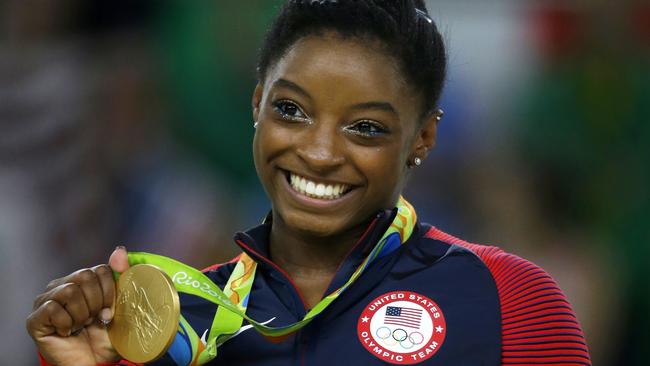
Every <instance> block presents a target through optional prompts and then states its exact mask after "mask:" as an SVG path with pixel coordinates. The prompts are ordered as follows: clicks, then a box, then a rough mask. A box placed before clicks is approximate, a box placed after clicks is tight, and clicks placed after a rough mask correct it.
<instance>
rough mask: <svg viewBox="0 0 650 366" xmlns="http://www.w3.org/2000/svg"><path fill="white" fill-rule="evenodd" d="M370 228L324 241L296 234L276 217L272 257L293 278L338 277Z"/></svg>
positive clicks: (274, 220) (365, 225)
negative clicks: (324, 275) (310, 275)
mask: <svg viewBox="0 0 650 366" xmlns="http://www.w3.org/2000/svg"><path fill="white" fill-rule="evenodd" d="M367 227H368V224H362V225H359V227H357V228H354V229H352V230H350V231H348V232H345V233H341V234H337V235H332V236H325V237H321V236H314V235H309V234H303V233H298V232H295V231H293V230H291V229H290V228H288V227H287V226H286V225H285V224H284V223H283V222H282V221H281V219H280V218H277V217H274V218H273V226H272V228H271V236H270V256H271V259H272V260H273V261H274V262H275V263H277V264H278V265H279V266H280V267H281V268H282V269H284V270H285V271H287V272H288V273H289V274H290V275H291V276H292V277H293V276H294V275H298V276H299V275H305V274H324V273H327V274H334V273H335V272H336V270H337V268H338V267H339V265H340V264H341V262H342V261H343V260H344V259H345V256H346V255H347V254H348V253H349V252H350V250H351V249H352V248H353V247H354V246H355V245H356V243H357V242H358V241H359V239H360V238H361V236H362V235H363V234H364V232H365V231H366V229H367ZM294 272H295V273H294Z"/></svg>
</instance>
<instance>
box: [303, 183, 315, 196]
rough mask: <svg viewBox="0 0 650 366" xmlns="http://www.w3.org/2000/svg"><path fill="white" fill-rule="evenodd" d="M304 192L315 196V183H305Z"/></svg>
mask: <svg viewBox="0 0 650 366" xmlns="http://www.w3.org/2000/svg"><path fill="white" fill-rule="evenodd" d="M305 192H307V194H315V193H316V183H314V182H312V181H307V188H306V189H305Z"/></svg>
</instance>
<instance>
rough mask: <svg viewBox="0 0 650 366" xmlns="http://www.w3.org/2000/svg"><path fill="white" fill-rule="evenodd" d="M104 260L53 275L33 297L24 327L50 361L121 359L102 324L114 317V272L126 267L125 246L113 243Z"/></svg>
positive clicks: (82, 364)
mask: <svg viewBox="0 0 650 366" xmlns="http://www.w3.org/2000/svg"><path fill="white" fill-rule="evenodd" d="M108 263H109V264H108V265H106V264H102V265H99V266H95V267H92V268H84V269H80V270H78V271H76V272H74V273H71V274H69V275H68V276H65V277H63V278H59V279H56V280H54V281H52V282H50V283H49V284H48V286H47V288H46V289H45V292H44V293H42V294H41V295H39V296H37V297H36V300H34V308H33V310H32V313H31V314H30V315H29V317H27V331H28V332H29V335H30V336H31V337H32V338H33V339H34V342H35V343H36V347H37V348H38V350H39V352H40V353H41V355H42V356H43V358H45V361H47V362H48V363H49V364H52V365H57V366H86V365H87V366H95V365H97V364H98V363H112V362H118V361H119V360H120V357H119V355H118V354H117V352H115V349H114V348H113V346H112V344H111V342H110V340H109V338H108V332H107V331H106V324H108V323H109V322H110V321H111V320H112V319H113V310H112V309H113V302H114V300H115V281H114V279H113V271H116V272H119V273H122V272H124V271H126V270H127V269H128V268H129V262H128V258H127V252H126V249H125V248H124V247H118V248H116V249H115V251H113V253H112V254H111V257H110V259H109V260H108Z"/></svg>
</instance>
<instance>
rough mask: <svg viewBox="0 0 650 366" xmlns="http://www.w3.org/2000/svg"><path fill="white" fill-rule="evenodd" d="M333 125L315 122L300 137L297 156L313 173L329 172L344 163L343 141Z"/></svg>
mask: <svg viewBox="0 0 650 366" xmlns="http://www.w3.org/2000/svg"><path fill="white" fill-rule="evenodd" d="M341 140H342V136H340V135H339V133H338V131H337V129H336V127H335V126H332V124H326V123H316V124H315V125H314V126H312V128H310V129H309V131H307V133H306V134H305V135H304V136H303V138H301V141H300V142H299V144H298V147H297V149H296V152H297V154H298V157H299V158H300V159H301V160H302V161H303V162H304V163H305V164H306V165H307V167H308V168H309V169H311V170H312V171H313V172H315V173H320V174H325V173H329V172H331V171H333V170H335V169H336V168H338V167H340V166H341V165H343V164H344V163H345V150H344V149H345V148H344V145H345V144H344V142H343V141H341Z"/></svg>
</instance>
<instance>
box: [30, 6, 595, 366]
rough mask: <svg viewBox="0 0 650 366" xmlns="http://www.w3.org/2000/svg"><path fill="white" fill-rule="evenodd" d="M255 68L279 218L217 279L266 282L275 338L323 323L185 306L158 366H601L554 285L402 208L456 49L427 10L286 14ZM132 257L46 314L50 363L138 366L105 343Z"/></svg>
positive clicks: (57, 291)
mask: <svg viewBox="0 0 650 366" xmlns="http://www.w3.org/2000/svg"><path fill="white" fill-rule="evenodd" d="M258 66H259V67H258V73H259V75H258V76H259V84H258V85H257V87H256V88H255V91H254V94H253V99H252V104H253V120H254V127H255V128H256V133H255V140H254V142H253V153H254V158H255V166H256V169H257V173H258V176H259V178H260V180H261V182H262V184H263V186H264V188H265V190H266V193H267V195H268V197H269V198H270V200H271V204H272V211H271V213H270V214H269V216H268V217H267V219H266V220H265V222H264V223H263V224H262V225H260V226H257V227H255V228H253V229H250V230H248V231H246V232H244V233H239V234H237V235H236V237H235V241H236V243H237V244H238V245H239V246H240V247H241V249H242V251H243V254H242V255H241V256H240V257H238V258H236V259H235V260H234V261H233V262H231V263H226V264H223V265H218V266H214V267H211V268H208V269H207V270H206V271H205V273H206V275H207V276H208V277H209V278H210V279H211V280H212V281H213V282H214V283H215V284H217V285H218V286H219V287H221V288H230V287H232V286H233V283H235V282H236V281H237V280H238V279H239V278H242V277H241V276H239V277H237V278H236V279H234V280H233V278H234V277H236V276H235V275H234V274H233V272H236V268H237V266H238V265H240V264H241V265H242V267H241V268H256V272H246V273H248V275H249V276H251V281H253V282H252V288H250V289H249V290H248V292H246V293H245V294H244V296H243V297H244V298H245V300H244V302H245V303H246V305H247V309H246V315H248V316H250V317H251V318H253V319H255V320H257V321H259V322H263V323H264V324H267V325H269V326H274V327H280V326H285V325H288V324H293V323H296V322H298V321H300V320H302V319H303V318H304V317H305V316H306V314H307V315H308V316H311V315H312V314H314V313H316V316H314V317H313V320H311V322H309V323H308V324H306V325H304V326H302V327H300V329H298V330H297V331H295V332H293V333H291V334H289V335H287V336H284V337H266V338H265V337H264V336H263V335H261V334H259V333H258V332H256V331H255V330H249V329H250V328H251V327H250V325H243V326H242V322H241V317H240V318H239V323H238V326H237V327H236V329H235V331H231V332H230V333H229V335H228V336H226V337H225V338H219V337H217V335H216V334H213V333H214V332H221V331H220V330H218V329H217V330H215V329H213V328H212V324H213V319H214V318H215V316H217V317H219V316H220V315H219V313H220V311H218V310H217V309H218V308H217V306H216V305H214V304H213V303H211V302H209V301H206V300H204V299H203V298H201V297H197V296H193V295H187V294H181V311H182V321H181V325H182V327H183V329H184V331H182V332H181V331H180V330H179V335H177V337H176V338H175V341H174V344H173V345H172V348H171V349H170V350H169V352H168V353H167V354H166V355H165V356H163V358H161V359H159V360H158V361H155V362H154V364H156V365H173V364H179V365H188V364H196V363H197V362H199V361H200V362H201V363H202V362H206V361H207V362H210V364H222V365H228V364H235V363H237V364H240V365H287V364H306V365H325V364H327V365H331V364H334V365H338V364H363V365H366V364H368V365H372V364H386V363H388V364H438V365H496V364H500V363H507V364H541V363H545V362H548V363H562V364H575V365H588V364H590V361H589V354H588V351H587V347H586V344H585V341H584V337H583V334H582V331H581V329H580V326H579V324H578V322H577V320H576V318H575V316H574V314H573V312H572V310H571V308H570V305H569V304H568V302H567V301H566V299H565V298H564V296H563V295H562V293H561V292H560V290H559V289H558V288H557V286H556V284H555V283H554V281H553V280H552V279H551V278H550V277H549V276H548V275H547V274H546V273H545V272H544V271H543V270H541V269H540V268H538V267H536V266H535V265H533V264H531V263H529V262H527V261H525V260H523V259H521V258H518V257H516V256H513V255H510V254H507V253H504V252H503V251H501V250H499V249H498V248H494V247H486V246H480V245H474V244H468V243H466V242H464V241H462V240H460V239H456V238H454V237H452V236H450V235H447V234H445V233H443V232H442V231H440V230H438V229H436V228H434V227H432V226H429V225H426V224H423V223H419V222H417V220H416V213H415V210H414V209H413V207H412V206H411V205H410V204H408V203H407V202H406V201H405V200H404V199H403V198H401V196H400V193H401V192H402V189H403V187H404V185H405V182H406V179H407V176H408V174H409V171H410V170H411V169H414V168H417V166H419V165H420V164H421V162H422V160H424V159H425V158H426V156H427V154H428V152H429V151H430V150H431V149H432V148H433V146H434V144H435V140H436V129H437V125H438V122H439V121H440V119H441V117H442V112H441V111H440V110H437V109H436V103H437V100H438V98H439V96H440V92H441V88H442V84H443V81H444V75H445V66H446V58H445V50H444V45H443V42H442V38H441V36H440V34H439V32H438V31H437V29H436V26H435V24H434V23H433V22H432V20H431V19H430V18H429V16H428V15H427V10H426V8H425V6H424V4H423V2H422V1H413V0H399V1H397V0H395V1H393V0H391V1H382V0H357V1H352V0H348V1H343V0H340V1H335V0H331V1H311V0H310V1H307V0H305V1H301V0H296V1H288V2H287V3H286V4H285V6H284V7H283V8H282V10H281V13H280V15H279V16H278V18H277V19H276V21H275V23H274V25H273V27H272V28H271V30H270V31H269V33H268V35H267V38H266V40H265V43H264V45H263V47H262V51H261V54H260V60H259V65H258ZM126 255H127V253H126V250H125V249H124V248H118V249H116V251H115V252H114V253H113V254H112V255H111V258H110V260H109V265H110V268H109V267H108V266H106V265H101V266H97V267H94V268H90V269H83V270H80V271H77V272H75V273H72V274H71V275H69V276H67V277H64V278H61V279H58V280H54V281H52V282H51V283H50V285H49V286H48V288H47V290H46V292H45V293H43V294H42V295H40V296H39V297H38V298H37V299H36V301H35V306H34V310H33V313H32V314H31V315H30V317H29V319H28V321H27V328H28V330H29V332H30V334H31V336H32V337H33V338H34V341H35V343H36V345H37V347H38V349H39V351H40V354H41V356H42V362H43V364H48V363H49V364H53V365H59V366H65V365H94V364H114V363H116V362H121V363H122V364H130V363H127V362H126V361H119V356H118V355H117V353H116V352H115V350H114V348H113V347H112V345H111V344H110V341H109V339H108V336H107V332H106V328H105V323H108V322H110V320H111V317H112V312H111V310H110V307H111V305H112V303H113V297H114V291H115V285H114V282H113V277H112V271H116V272H122V271H124V270H125V269H126V268H127V267H128V265H129V264H128V261H127V258H126ZM251 273H254V275H251ZM324 295H328V296H325V297H324ZM310 309H311V312H310V311H309V310H310ZM214 323H215V324H217V325H218V323H219V321H215V322H214ZM222 333H223V332H222ZM224 334H225V333H224ZM199 335H201V340H203V341H205V340H208V342H206V343H203V342H202V341H198V342H197V341H196V339H198V337H199ZM192 337H194V338H192ZM268 338H272V339H268ZM183 339H185V340H186V341H183ZM192 339H194V341H192ZM215 340H217V341H218V342H219V344H220V345H219V347H218V352H217V355H216V358H214V359H213V360H210V359H211V358H212V357H213V356H214V355H212V356H210V357H208V356H206V355H207V353H208V351H206V349H207V348H209V346H206V344H210V342H213V341H214V342H217V341H215ZM183 342H185V343H183Z"/></svg>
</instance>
